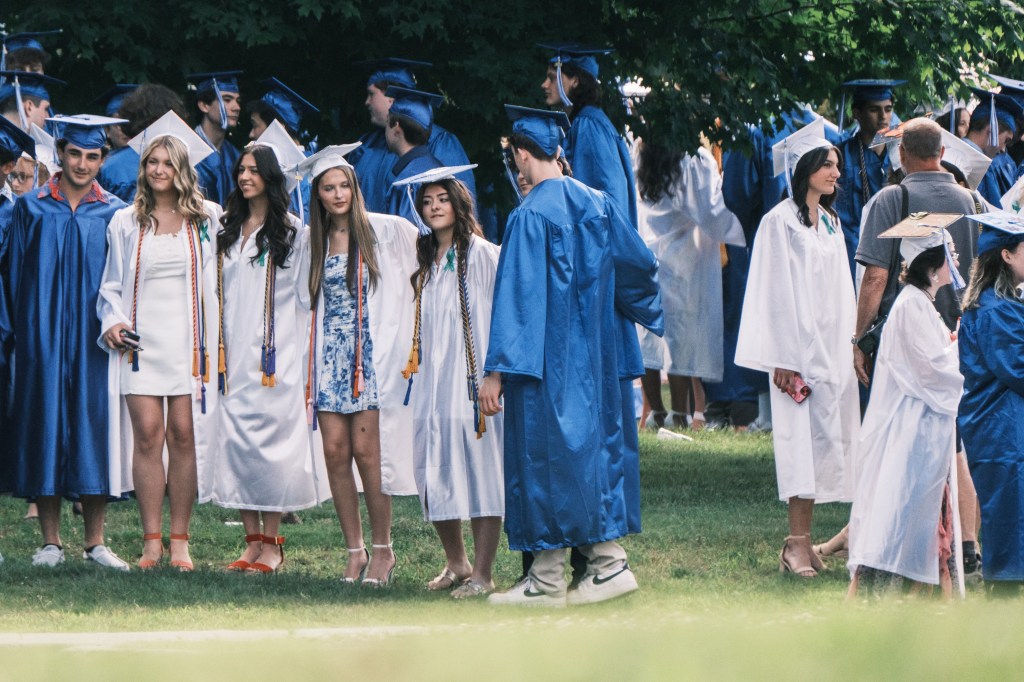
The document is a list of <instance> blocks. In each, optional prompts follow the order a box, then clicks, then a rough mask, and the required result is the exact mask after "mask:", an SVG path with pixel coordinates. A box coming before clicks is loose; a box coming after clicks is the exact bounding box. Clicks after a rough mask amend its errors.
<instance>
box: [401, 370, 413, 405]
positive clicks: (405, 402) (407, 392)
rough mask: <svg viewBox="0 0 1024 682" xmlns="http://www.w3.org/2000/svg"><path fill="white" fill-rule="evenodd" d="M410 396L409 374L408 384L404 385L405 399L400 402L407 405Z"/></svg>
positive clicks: (410, 380)
mask: <svg viewBox="0 0 1024 682" xmlns="http://www.w3.org/2000/svg"><path fill="white" fill-rule="evenodd" d="M410 397H412V375H409V385H408V386H406V387H405V400H403V401H402V404H403V405H408V404H409V398H410Z"/></svg>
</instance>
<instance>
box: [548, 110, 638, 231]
mask: <svg viewBox="0 0 1024 682" xmlns="http://www.w3.org/2000/svg"><path fill="white" fill-rule="evenodd" d="M564 151H565V158H566V160H567V161H568V162H569V165H570V166H571V167H572V176H573V177H574V178H576V179H577V180H579V181H580V182H582V183H583V184H584V185H586V186H587V187H592V188H594V189H599V190H601V191H602V192H606V193H607V194H608V195H609V196H610V197H611V198H612V200H614V201H615V203H616V204H617V205H618V207H619V211H620V212H621V213H622V214H623V215H624V216H628V217H629V222H630V223H631V224H632V225H633V227H634V228H635V227H637V218H636V183H635V181H634V178H633V161H632V160H631V158H630V156H629V149H628V148H627V147H626V141H625V140H623V139H622V135H620V134H619V133H618V131H616V130H615V126H613V125H612V122H611V121H610V120H608V116H606V115H605V113H604V112H603V111H601V110H600V109H598V108H597V107H595V106H586V107H583V108H582V109H580V111H579V113H578V114H577V115H576V118H575V119H573V122H572V126H571V127H570V128H569V135H568V136H567V137H566V139H565V145H564Z"/></svg>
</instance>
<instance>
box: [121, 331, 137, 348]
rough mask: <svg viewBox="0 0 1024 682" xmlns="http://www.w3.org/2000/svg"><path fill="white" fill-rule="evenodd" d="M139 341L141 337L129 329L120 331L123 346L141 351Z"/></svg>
mask: <svg viewBox="0 0 1024 682" xmlns="http://www.w3.org/2000/svg"><path fill="white" fill-rule="evenodd" d="M141 340H142V337H141V336H139V335H138V333H136V332H134V331H132V330H131V329H122V330H121V341H123V342H124V343H125V345H128V346H131V347H132V348H133V349H135V350H142V348H141V347H139V341H141Z"/></svg>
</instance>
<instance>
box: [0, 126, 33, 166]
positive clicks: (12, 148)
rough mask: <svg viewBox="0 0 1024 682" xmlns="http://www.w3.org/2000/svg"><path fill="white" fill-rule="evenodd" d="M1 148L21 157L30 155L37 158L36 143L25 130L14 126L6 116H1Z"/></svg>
mask: <svg viewBox="0 0 1024 682" xmlns="http://www.w3.org/2000/svg"><path fill="white" fill-rule="evenodd" d="M0 147H3V148H4V149H6V150H7V151H9V152H11V153H12V154H14V156H15V157H19V156H21V155H22V154H28V155H29V156H31V157H32V158H33V159H34V158H36V141H35V140H33V139H32V136H31V135H29V134H28V133H26V132H25V131H24V130H22V129H21V128H19V127H18V126H16V125H14V124H13V123H12V122H11V121H9V120H8V119H7V117H6V116H0Z"/></svg>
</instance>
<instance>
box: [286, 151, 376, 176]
mask: <svg viewBox="0 0 1024 682" xmlns="http://www.w3.org/2000/svg"><path fill="white" fill-rule="evenodd" d="M362 144H363V143H362V142H352V143H350V144H332V145H330V146H327V147H324V148H323V149H321V150H320V151H318V152H317V153H316V154H313V155H312V156H308V157H306V158H305V159H303V160H302V161H300V162H299V163H298V164H297V165H296V166H295V167H294V168H290V169H289V172H290V173H295V174H296V175H298V176H300V177H303V178H309V179H310V180H311V181H312V180H315V179H316V178H318V177H320V176H321V175H323V174H324V173H326V172H327V171H329V170H330V169H332V168H352V164H351V163H349V162H348V159H346V158H345V156H346V155H347V154H350V153H351V152H353V151H355V149H356V148H358V147H359V146H360V145H362Z"/></svg>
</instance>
